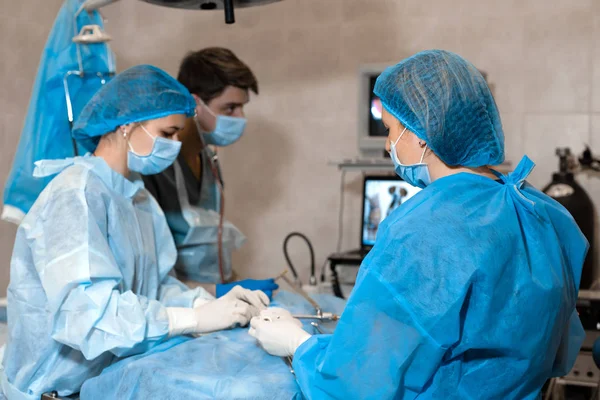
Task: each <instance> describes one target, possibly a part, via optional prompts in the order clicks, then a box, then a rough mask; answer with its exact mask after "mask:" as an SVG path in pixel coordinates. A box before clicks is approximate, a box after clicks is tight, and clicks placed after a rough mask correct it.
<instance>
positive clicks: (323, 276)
mask: <svg viewBox="0 0 600 400" xmlns="http://www.w3.org/2000/svg"><path fill="white" fill-rule="evenodd" d="M328 262H329V258H326V259H325V262H324V263H323V266H322V267H321V277H320V278H321V282H325V268H326V267H327V263H328Z"/></svg>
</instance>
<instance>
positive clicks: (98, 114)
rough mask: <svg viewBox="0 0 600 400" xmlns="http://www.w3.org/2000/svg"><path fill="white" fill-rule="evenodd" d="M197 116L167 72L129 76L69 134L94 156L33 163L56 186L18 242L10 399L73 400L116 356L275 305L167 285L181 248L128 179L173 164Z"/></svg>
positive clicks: (6, 366) (245, 293)
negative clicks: (180, 136)
mask: <svg viewBox="0 0 600 400" xmlns="http://www.w3.org/2000/svg"><path fill="white" fill-rule="evenodd" d="M195 108H196V103H195V101H194V98H193V97H192V96H191V95H190V93H189V92H188V90H187V89H186V88H185V87H183V86H182V85H181V84H179V83H178V82H177V81H176V80H175V79H173V78H172V77H170V76H169V75H168V74H166V73H165V72H164V71H162V70H160V69H157V68H155V67H152V66H148V65H141V66H137V67H133V68H131V69H128V70H127V71H124V72H122V73H121V74H119V75H117V76H116V77H115V78H114V79H113V80H111V81H110V82H108V83H107V84H106V85H104V86H103V87H102V88H101V89H100V90H99V91H98V93H97V94H96V95H95V96H94V97H93V98H92V99H91V100H90V102H89V103H88V104H87V105H86V106H85V108H84V109H83V111H82V112H81V114H80V116H79V118H78V120H77V121H76V122H75V125H74V129H73V135H74V137H75V138H76V139H77V140H79V141H80V142H81V143H82V144H83V145H84V146H85V147H86V148H87V149H88V150H89V151H91V152H93V155H86V156H84V157H75V158H71V159H66V160H51V161H41V162H38V163H37V166H36V169H35V174H36V176H52V175H56V177H54V178H53V180H52V181H51V182H50V184H49V185H48V186H47V187H46V188H45V189H44V191H43V192H42V193H41V194H40V196H39V198H38V199H37V201H36V202H35V204H34V205H33V207H32V208H31V210H30V211H29V213H28V214H27V216H26V217H25V218H24V220H23V221H22V223H21V225H20V226H19V229H18V232H17V236H16V240H15V247H14V252H13V256H12V260H11V271H10V284H9V287H8V328H9V334H8V343H7V346H6V350H5V353H4V358H3V368H2V370H1V371H0V379H1V385H2V390H3V392H4V394H5V395H6V396H7V397H8V398H9V399H11V400H13V399H31V400H34V399H35V400H39V399H40V396H41V395H42V394H43V393H45V392H50V391H54V390H56V391H57V392H58V394H59V395H61V396H66V395H70V394H72V393H77V392H79V389H80V388H81V385H82V384H83V382H84V381H85V380H86V379H88V378H90V377H93V376H96V375H98V374H99V373H100V372H102V370H103V369H104V368H105V367H107V366H109V365H110V364H111V363H113V361H115V360H116V359H117V358H118V357H124V356H128V355H132V354H139V353H142V352H144V351H146V350H148V349H150V348H152V347H153V346H155V345H157V344H159V343H161V342H163V341H165V340H166V339H168V338H169V337H173V336H178V335H185V334H203V333H208V332H214V331H218V330H222V329H227V328H231V327H234V326H237V325H241V326H243V325H246V324H247V323H248V322H249V320H250V319H251V318H252V316H255V315H258V313H259V312H260V311H261V310H262V309H265V308H266V306H267V305H268V304H269V298H268V297H267V296H266V295H265V294H264V293H262V292H260V291H251V290H247V289H243V288H241V287H235V288H233V289H232V290H231V291H229V292H228V293H227V294H226V295H224V296H222V297H220V298H219V299H215V298H214V297H213V296H211V295H210V294H209V293H207V292H206V291H205V290H204V289H201V288H197V289H194V290H189V289H188V288H187V287H186V286H185V285H183V284H182V283H181V282H179V281H178V280H177V279H175V278H174V277H172V276H171V274H170V272H171V269H172V268H173V266H174V265H175V260H176V258H177V251H176V249H175V244H174V242H173V238H172V236H171V232H170V231H169V228H168V226H167V222H166V220H165V217H164V214H163V213H162V211H161V210H160V208H159V206H158V204H157V202H156V200H154V198H153V197H152V196H151V195H150V194H149V193H148V192H147V191H146V190H145V189H144V187H143V184H142V183H141V180H135V177H134V176H133V175H131V176H130V173H131V172H136V173H139V174H156V173H159V172H161V171H162V170H164V169H165V168H167V167H168V166H170V165H171V164H172V163H173V161H174V160H175V159H176V157H177V155H178V153H179V149H180V146H181V143H180V142H179V141H177V133H178V132H179V131H180V130H181V129H182V128H183V126H184V124H185V120H186V118H187V117H190V116H192V115H194V112H195ZM138 178H139V177H138Z"/></svg>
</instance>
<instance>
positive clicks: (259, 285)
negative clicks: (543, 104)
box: [216, 279, 279, 300]
mask: <svg viewBox="0 0 600 400" xmlns="http://www.w3.org/2000/svg"><path fill="white" fill-rule="evenodd" d="M238 285H239V286H241V287H243V288H244V289H249V290H262V291H263V292H264V293H265V294H266V295H267V296H269V299H270V300H273V291H274V290H277V289H279V285H278V284H276V283H275V280H274V279H262V280H255V279H244V280H243V281H236V282H231V283H217V285H216V286H217V290H216V295H217V298H219V297H221V296H223V295H225V294H226V293H227V292H229V291H230V290H231V289H233V288H234V287H235V286H238Z"/></svg>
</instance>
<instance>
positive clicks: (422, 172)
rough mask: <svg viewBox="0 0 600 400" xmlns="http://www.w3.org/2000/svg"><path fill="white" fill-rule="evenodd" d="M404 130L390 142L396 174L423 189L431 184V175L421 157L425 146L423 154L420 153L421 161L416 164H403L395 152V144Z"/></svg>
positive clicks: (425, 149) (423, 155)
mask: <svg viewBox="0 0 600 400" xmlns="http://www.w3.org/2000/svg"><path fill="white" fill-rule="evenodd" d="M404 132H406V128H404V130H403V131H402V133H401V134H400V136H398V139H396V141H395V142H391V143H390V156H391V157H392V161H393V163H394V169H395V170H396V174H398V176H399V177H400V178H402V179H404V180H405V181H406V182H408V183H409V184H410V185H413V186H416V187H419V188H421V189H424V188H425V187H426V186H427V185H430V184H431V177H430V176H429V169H428V168H427V164H426V163H424V162H423V157H425V152H426V151H427V146H425V148H424V149H423V154H422V155H421V161H419V163H418V164H412V165H404V164H402V163H401V162H400V160H399V159H398V153H397V152H396V144H397V143H398V141H399V140H400V138H401V137H402V135H404Z"/></svg>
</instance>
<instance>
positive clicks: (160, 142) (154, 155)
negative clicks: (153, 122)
mask: <svg viewBox="0 0 600 400" xmlns="http://www.w3.org/2000/svg"><path fill="white" fill-rule="evenodd" d="M140 126H141V127H142V129H143V130H144V132H146V134H147V135H148V136H150V137H151V138H152V139H153V140H154V144H153V145H152V151H150V154H148V155H147V156H140V155H139V154H136V153H135V150H134V149H133V147H132V146H131V143H129V149H130V150H129V151H128V152H127V167H128V168H129V170H130V171H134V172H139V173H140V174H142V175H154V174H158V173H160V172H163V171H164V170H165V169H167V168H168V167H170V166H171V165H172V164H173V163H174V162H175V159H176V158H177V155H178V154H179V150H180V149H181V142H178V141H176V140H171V139H165V138H161V137H155V136H152V134H150V132H148V130H147V129H146V128H145V127H144V125H140Z"/></svg>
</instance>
